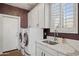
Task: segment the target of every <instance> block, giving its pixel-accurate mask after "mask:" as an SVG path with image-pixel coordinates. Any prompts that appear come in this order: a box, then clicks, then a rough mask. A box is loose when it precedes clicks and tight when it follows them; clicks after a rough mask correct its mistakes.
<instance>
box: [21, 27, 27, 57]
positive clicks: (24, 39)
mask: <svg viewBox="0 0 79 59" xmlns="http://www.w3.org/2000/svg"><path fill="white" fill-rule="evenodd" d="M20 50H21V53H22V54H23V55H27V54H26V52H28V29H27V28H21V31H20ZM25 50H26V51H25Z"/></svg>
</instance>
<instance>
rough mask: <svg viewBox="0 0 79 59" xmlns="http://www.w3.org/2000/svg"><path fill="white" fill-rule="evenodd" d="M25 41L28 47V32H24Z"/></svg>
mask: <svg viewBox="0 0 79 59" xmlns="http://www.w3.org/2000/svg"><path fill="white" fill-rule="evenodd" d="M24 41H25V43H24V44H25V46H26V47H27V46H28V34H27V32H26V33H24Z"/></svg>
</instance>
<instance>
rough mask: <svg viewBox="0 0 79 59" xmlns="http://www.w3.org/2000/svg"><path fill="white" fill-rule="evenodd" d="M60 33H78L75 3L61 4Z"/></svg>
mask: <svg viewBox="0 0 79 59" xmlns="http://www.w3.org/2000/svg"><path fill="white" fill-rule="evenodd" d="M62 13H63V14H62V16H63V18H62V29H63V30H62V31H63V32H64V33H78V19H77V18H78V14H77V13H78V6H77V4H76V3H65V4H62Z"/></svg>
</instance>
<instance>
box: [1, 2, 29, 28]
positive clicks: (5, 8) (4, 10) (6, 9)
mask: <svg viewBox="0 0 79 59" xmlns="http://www.w3.org/2000/svg"><path fill="white" fill-rule="evenodd" d="M27 13H28V11H27V10H25V9H21V8H17V7H13V6H10V5H7V4H3V3H0V14H8V15H14V16H20V17H21V25H20V26H21V27H22V28H27V27H28V19H27Z"/></svg>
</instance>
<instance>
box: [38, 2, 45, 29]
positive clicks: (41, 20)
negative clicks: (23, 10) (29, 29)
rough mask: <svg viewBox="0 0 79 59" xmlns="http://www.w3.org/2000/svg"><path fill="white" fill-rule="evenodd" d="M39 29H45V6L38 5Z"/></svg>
mask: <svg viewBox="0 0 79 59" xmlns="http://www.w3.org/2000/svg"><path fill="white" fill-rule="evenodd" d="M37 7H38V18H39V27H40V28H44V4H43V3H41V4H38V6H37Z"/></svg>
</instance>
